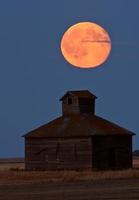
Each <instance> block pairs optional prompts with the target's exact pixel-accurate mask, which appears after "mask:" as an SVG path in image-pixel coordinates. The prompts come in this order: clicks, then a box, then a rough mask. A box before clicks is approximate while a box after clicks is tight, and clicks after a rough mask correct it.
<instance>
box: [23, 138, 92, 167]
mask: <svg viewBox="0 0 139 200" xmlns="http://www.w3.org/2000/svg"><path fill="white" fill-rule="evenodd" d="M25 158H26V159H25V168H26V169H27V170H57V169H85V168H91V167H92V140H91V138H77V139H76V138H70V139H58V138H56V139H45V138H42V139H35V138H34V139H29V138H26V140H25Z"/></svg>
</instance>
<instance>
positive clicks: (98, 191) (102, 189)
mask: <svg viewBox="0 0 139 200" xmlns="http://www.w3.org/2000/svg"><path fill="white" fill-rule="evenodd" d="M37 199H38V200H104V199H105V200H139V179H135V180H133V179H126V180H97V181H77V182H60V183H59V182H55V183H47V182H46V183H45V182H43V183H34V184H33V183H31V184H18V185H15V184H13V185H12V184H11V185H1V186H0V200H37Z"/></svg>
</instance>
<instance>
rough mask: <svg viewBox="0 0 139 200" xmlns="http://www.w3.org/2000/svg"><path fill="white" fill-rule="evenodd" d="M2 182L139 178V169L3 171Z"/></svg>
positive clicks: (0, 175) (0, 180)
mask: <svg viewBox="0 0 139 200" xmlns="http://www.w3.org/2000/svg"><path fill="white" fill-rule="evenodd" d="M0 177H1V178H0V183H2V184H3V183H9V184H10V183H11V182H12V183H16V184H17V182H18V183H27V182H28V183H35V182H63V181H67V182H68V181H83V180H84V181H85V180H87V181H93V180H107V179H129V178H133V179H135V178H139V170H137V169H136V170H135V169H134V170H133V169H130V170H124V171H101V172H92V171H82V172H77V171H53V172H52V171H47V172H35V171H34V172H31V171H1V172H0Z"/></svg>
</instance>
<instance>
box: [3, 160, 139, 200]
mask: <svg viewBox="0 0 139 200" xmlns="http://www.w3.org/2000/svg"><path fill="white" fill-rule="evenodd" d="M133 163H134V169H130V170H125V171H101V172H92V171H82V172H77V171H51V172H50V171H48V172H47V171H46V172H35V171H34V172H27V171H24V170H23V169H24V163H23V160H15V159H11V160H9V159H8V160H0V200H18V199H20V200H37V199H39V200H44V199H45V200H57V199H58V200H74V199H75V200H76V199H77V200H103V199H105V200H124V199H127V200H139V158H137V157H136V158H134V162H133Z"/></svg>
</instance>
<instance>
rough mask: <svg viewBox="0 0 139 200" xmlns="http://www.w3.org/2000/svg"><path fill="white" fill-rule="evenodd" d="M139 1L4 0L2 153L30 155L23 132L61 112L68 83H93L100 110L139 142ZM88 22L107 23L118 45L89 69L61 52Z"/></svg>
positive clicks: (73, 86) (0, 28)
mask: <svg viewBox="0 0 139 200" xmlns="http://www.w3.org/2000/svg"><path fill="white" fill-rule="evenodd" d="M138 8H139V0H133V1H131V0H116V1H114V0H113V1H112V0H105V1H102V0H59V1H56V0H1V1H0V157H15V156H23V155H24V139H23V138H22V137H21V136H22V135H23V134H25V133H27V132H29V131H30V130H32V129H34V128H36V127H38V126H41V125H43V124H44V123H47V122H48V121H50V120H52V119H54V118H56V117H57V116H59V115H61V105H60V102H59V98H60V97H61V96H62V95H63V94H64V93H65V92H66V91H67V90H80V89H88V90H90V91H91V92H92V93H94V94H95V95H96V96H97V97H98V99H97V105H96V113H97V115H100V116H101V117H104V118H106V119H108V120H110V121H113V122H115V123H117V124H119V125H121V126H123V127H125V128H127V129H129V130H131V131H133V132H135V133H137V135H136V136H135V137H134V141H133V147H134V149H139V134H138V133H139V121H138V115H139V106H138V104H139V91H138V85H139V24H138V19H139V10H138ZM81 21H92V22H95V23H98V24H99V25H101V26H102V27H104V28H105V29H106V30H107V31H108V33H109V34H110V37H111V40H112V52H111V55H110V57H109V59H108V60H107V62H105V63H104V64H103V65H101V67H98V68H95V69H89V70H83V69H78V68H74V67H72V66H71V65H70V64H68V63H67V62H66V61H65V60H64V58H63V56H62V55H61V52H60V40H61V37H62V35H63V33H64V31H65V30H66V29H67V28H68V27H69V26H71V25H73V24H75V23H77V22H81Z"/></svg>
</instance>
